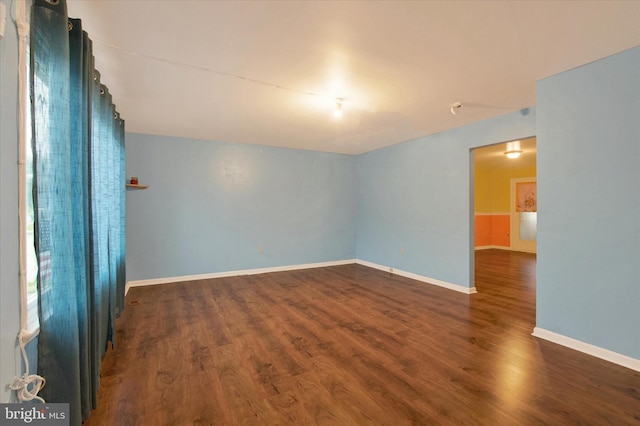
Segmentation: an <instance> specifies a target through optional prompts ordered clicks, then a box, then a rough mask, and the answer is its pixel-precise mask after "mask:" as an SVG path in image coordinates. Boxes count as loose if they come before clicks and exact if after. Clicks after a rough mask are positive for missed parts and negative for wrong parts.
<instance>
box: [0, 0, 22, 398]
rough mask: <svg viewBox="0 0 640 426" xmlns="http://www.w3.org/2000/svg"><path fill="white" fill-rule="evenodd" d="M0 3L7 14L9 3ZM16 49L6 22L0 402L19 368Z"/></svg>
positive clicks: (1, 45)
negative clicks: (17, 340) (17, 350)
mask: <svg viewBox="0 0 640 426" xmlns="http://www.w3.org/2000/svg"><path fill="white" fill-rule="evenodd" d="M0 3H2V4H4V5H5V6H6V7H7V11H8V10H10V8H9V3H10V2H9V1H5V0H2V1H0ZM17 49H18V45H17V41H16V31H15V27H14V26H13V25H12V23H11V22H10V21H8V22H7V25H6V29H5V34H4V38H3V39H0V247H1V250H0V402H6V401H8V400H9V396H10V393H9V392H7V388H6V386H7V384H9V381H10V380H11V378H13V376H15V375H16V374H17V373H18V368H17V367H16V366H17V365H19V361H18V358H17V357H16V353H17V352H16V350H15V348H16V337H17V335H18V331H19V330H20V311H19V306H20V293H19V290H20V287H19V281H18V273H19V257H18V253H19V252H18V133H17V132H18V131H17V125H16V123H17V117H16V108H17V104H18V51H17Z"/></svg>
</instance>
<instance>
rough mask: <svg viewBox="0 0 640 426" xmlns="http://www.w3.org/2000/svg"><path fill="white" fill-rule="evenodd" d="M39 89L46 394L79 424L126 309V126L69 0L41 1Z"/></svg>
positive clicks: (36, 49) (36, 39) (36, 114)
mask: <svg viewBox="0 0 640 426" xmlns="http://www.w3.org/2000/svg"><path fill="white" fill-rule="evenodd" d="M31 90H32V93H31V98H32V120H33V123H32V125H33V145H32V147H33V158H34V160H33V161H34V183H33V197H34V206H35V208H34V210H35V216H36V217H35V235H36V238H35V240H36V241H35V244H36V253H37V258H38V267H39V271H38V293H39V316H40V335H39V339H38V374H39V375H41V376H43V377H44V378H45V379H46V380H47V383H46V385H45V387H44V389H43V390H42V391H41V396H42V397H43V398H44V399H45V400H46V401H47V402H51V403H63V402H68V403H70V416H71V424H74V425H76V424H77V425H80V424H81V423H82V420H83V419H86V418H87V417H88V416H89V414H90V412H91V409H93V408H95V406H96V403H97V390H98V387H99V380H100V363H101V360H102V358H103V357H104V354H105V352H106V348H107V345H108V342H109V341H111V342H114V341H115V332H114V330H115V320H116V318H117V317H118V315H119V314H120V312H121V311H122V309H123V307H124V285H125V217H124V212H125V168H124V167H125V153H124V121H123V120H122V119H121V117H120V114H119V113H118V112H117V111H116V109H115V106H114V104H113V102H112V99H111V95H110V94H109V91H108V90H107V88H106V87H105V86H104V85H102V84H101V83H100V75H99V73H98V72H97V71H96V70H95V68H94V59H93V54H92V43H91V40H90V39H89V37H88V35H87V33H86V32H84V31H83V30H82V22H81V21H80V20H78V19H69V18H68V16H67V8H66V2H65V1H64V0H36V1H35V2H34V6H33V9H32V20H31Z"/></svg>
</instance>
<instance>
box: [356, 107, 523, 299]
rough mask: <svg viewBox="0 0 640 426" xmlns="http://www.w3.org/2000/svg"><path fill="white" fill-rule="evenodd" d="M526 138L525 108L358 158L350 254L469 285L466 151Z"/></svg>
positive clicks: (468, 154)
mask: <svg viewBox="0 0 640 426" xmlns="http://www.w3.org/2000/svg"><path fill="white" fill-rule="evenodd" d="M533 135H535V109H533V108H531V109H526V110H523V111H519V112H515V113H511V114H507V115H503V116H500V117H497V118H494V119H491V120H486V121H482V122H479V123H475V124H472V125H469V126H464V127H459V128H457V129H454V130H450V131H447V132H444V133H439V134H435V135H432V136H427V137H424V138H421V139H417V140H415V141H411V142H406V143H403V144H400V145H396V146H392V147H390V148H386V149H381V150H378V151H374V152H370V153H367V154H363V155H360V156H359V157H358V158H357V173H356V176H357V178H356V179H357V180H356V182H357V183H356V188H357V193H358V195H357V197H358V203H357V217H356V224H357V234H356V235H357V250H356V254H357V257H358V258H359V259H362V260H365V261H369V262H374V263H377V264H380V265H384V266H390V267H393V268H395V269H400V270H404V271H408V272H412V273H415V274H419V275H423V276H426V277H429V278H436V279H438V280H442V281H446V282H449V283H452V284H457V285H461V286H464V287H472V286H473V280H472V279H471V274H470V267H469V265H470V259H471V256H472V251H471V247H472V244H471V241H470V238H471V235H472V232H471V228H470V227H471V213H470V211H472V210H470V208H471V209H472V206H473V204H471V203H470V196H471V195H470V190H471V188H472V186H471V182H470V171H471V168H470V158H471V157H470V149H471V148H475V147H479V146H483V145H490V144H494V143H498V142H505V141H510V140H514V139H518V138H524V137H528V136H533ZM402 250H404V254H403V253H401V251H402Z"/></svg>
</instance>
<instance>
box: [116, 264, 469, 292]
mask: <svg viewBox="0 0 640 426" xmlns="http://www.w3.org/2000/svg"><path fill="white" fill-rule="evenodd" d="M353 263H357V264H358V265H363V266H367V267H369V268H374V269H379V270H381V271H385V272H390V273H392V274H396V275H400V276H402V277H405V278H411V279H413V280H417V281H422V282H424V283H427V284H432V285H437V286H439V287H444V288H446V289H449V290H454V291H457V292H460V293H465V294H474V293H477V291H476V288H475V287H464V286H461V285H458V284H453V283H448V282H446V281H441V280H437V279H435V278H429V277H425V276H422V275H418V274H414V273H412V272H406V271H401V270H399V269H394V268H392V267H388V266H382V265H378V264H377V263H372V262H367V261H365V260H360V259H347V260H337V261H332V262H320V263H304V264H300V265H288V266H275V267H271V268H256V269H245V270H239V271H225V272H214V273H211V274H199V275H182V276H179V277H168V278H152V279H148V280H136V281H128V282H127V285H126V287H125V291H124V294H125V295H126V294H127V293H128V292H129V289H130V288H131V287H144V286H148V285H158V284H169V283H176V282H183V281H197V280H208V279H213V278H225V277H237V276H241V275H257V274H266V273H269V272H283V271H295V270H298V269H312V268H325V267H328V266H340V265H350V264H353Z"/></svg>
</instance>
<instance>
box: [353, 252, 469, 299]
mask: <svg viewBox="0 0 640 426" xmlns="http://www.w3.org/2000/svg"><path fill="white" fill-rule="evenodd" d="M356 263H357V264H358V265H363V266H368V267H369V268H374V269H379V270H381V271H385V272H389V273H391V274H395V275H400V276H401V277H405V278H411V279H412V280H417V281H422V282H424V283H427V284H432V285H437V286H439V287H444V288H446V289H449V290H454V291H457V292H460V293H465V294H474V293H477V292H478V291H477V290H476V288H475V287H465V286H462V285H459V284H453V283H449V282H446V281H441V280H438V279H435V278H429V277H425V276H423V275H418V274H414V273H413V272H407V271H402V270H400V269H395V268H393V267H390V266H383V265H378V264H377V263H372V262H367V261H366V260H360V259H358V260H356Z"/></svg>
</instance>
